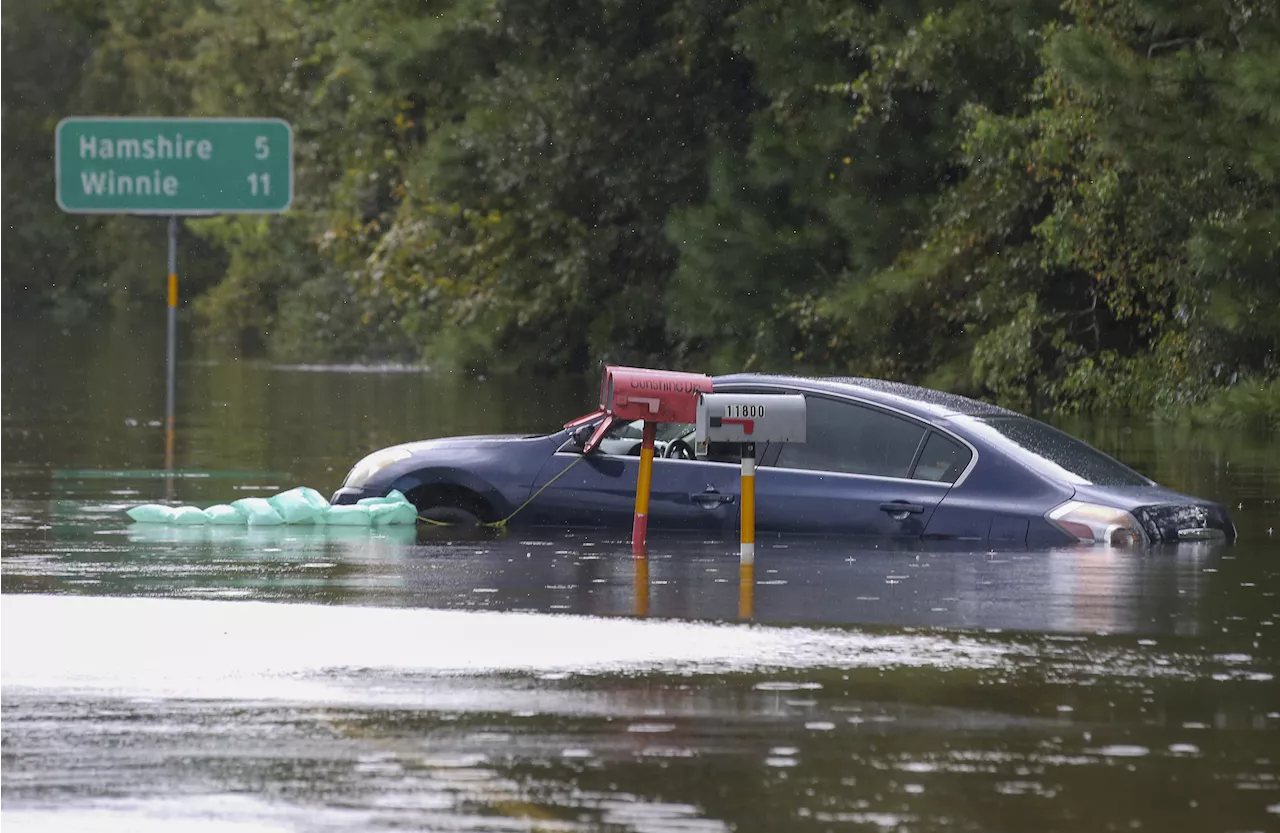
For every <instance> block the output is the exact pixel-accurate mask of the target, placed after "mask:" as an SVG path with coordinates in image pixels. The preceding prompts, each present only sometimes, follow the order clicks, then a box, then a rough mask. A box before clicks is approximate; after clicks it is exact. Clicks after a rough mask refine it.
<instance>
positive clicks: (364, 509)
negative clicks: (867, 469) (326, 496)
mask: <svg viewBox="0 0 1280 833" xmlns="http://www.w3.org/2000/svg"><path fill="white" fill-rule="evenodd" d="M372 522H373V518H372V517H371V516H370V515H369V507H368V506H359V505H356V506H330V507H329V511H328V512H327V513H325V523H327V524H329V526H369V525H370V524H371V523H372Z"/></svg>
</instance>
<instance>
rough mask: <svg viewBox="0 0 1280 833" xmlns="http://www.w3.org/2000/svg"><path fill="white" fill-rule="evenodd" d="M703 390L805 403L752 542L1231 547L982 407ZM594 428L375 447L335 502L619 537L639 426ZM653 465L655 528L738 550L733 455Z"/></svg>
mask: <svg viewBox="0 0 1280 833" xmlns="http://www.w3.org/2000/svg"><path fill="white" fill-rule="evenodd" d="M715 390H716V391H717V392H739V393H799V394H803V395H804V396H805V398H806V400H807V408H808V441H807V442H806V443H803V444H785V445H784V444H776V443H774V444H768V445H764V446H763V447H760V448H758V449H757V455H758V459H759V464H758V468H757V472H756V529H757V531H758V532H760V533H766V534H767V533H781V534H795V533H819V534H835V535H857V536H878V537H884V538H914V539H926V540H948V539H949V540H962V541H985V542H991V543H1000V544H1027V545H1031V546H1054V545H1061V544H1070V543H1080V542H1088V543H1104V544H1111V545H1113V546H1129V545H1141V544H1147V543H1154V542H1159V541H1203V540H1228V541H1230V540H1233V539H1234V538H1235V527H1234V525H1233V524H1232V522H1231V519H1230V517H1229V516H1228V514H1227V512H1226V510H1225V509H1223V507H1221V506H1219V505H1218V504H1216V503H1213V502H1211V501H1207V500H1201V499H1198V498H1194V497H1189V496H1187V495H1183V494H1179V493H1178V492H1175V491H1172V490H1170V489H1167V488H1165V487H1163V486H1160V485H1158V484H1156V483H1155V482H1153V481H1151V480H1149V479H1148V478H1146V477H1144V476H1142V475H1141V474H1139V473H1137V472H1136V471H1134V470H1133V469H1131V468H1129V467H1128V466H1125V465H1124V464H1123V463H1120V462H1118V461H1117V460H1115V459H1113V458H1111V457H1108V456H1107V455H1106V454H1103V453H1102V452H1100V451H1098V450H1097V449H1095V448H1093V447H1092V446H1090V445H1088V444H1086V443H1084V442H1081V441H1080V440H1078V439H1076V438H1074V437H1072V436H1070V435H1068V434H1065V433H1063V432H1061V431H1058V430H1057V429H1055V428H1052V427H1050V426H1048V425H1045V424H1044V423H1042V422H1038V421H1036V420H1034V419H1031V418H1029V417H1025V416H1022V415H1021V414H1018V413H1015V412H1013V411H1009V410H1006V409H1004V408H999V407H996V406H994V405H989V404H986V403H984V402H979V401H976V400H973V399H967V398H965V397H962V396H956V395H954V394H948V393H942V392H939V391H933V390H928V389H925V388H919V387H913V386H910V385H904V384H899V383H896V382H883V381H876V380H871V379H845V378H840V379H834V378H827V379H807V378H797V377H789V376H764V375H753V374H738V375H732V376H722V377H719V378H717V379H715ZM592 428H593V424H592V423H587V424H585V425H582V424H579V425H575V426H574V427H573V428H566V429H565V430H562V431H559V432H557V433H554V434H550V435H544V436H479V437H457V438H450V439H439V440H425V441H422V442H413V443H406V444H404V445H398V446H393V447H391V448H386V449H382V450H381V451H377V452H374V453H373V454H371V455H369V456H368V457H366V458H364V459H363V460H361V461H360V462H359V463H357V464H356V465H355V467H354V468H353V469H352V470H351V472H350V474H348V475H347V479H346V482H345V483H344V484H343V487H342V488H341V489H339V490H338V491H337V493H335V494H334V496H333V502H334V503H335V504H343V503H354V502H355V501H357V500H359V499H360V498H364V497H373V496H382V495H385V494H387V493H388V492H389V491H391V490H392V489H396V490H399V491H401V492H403V493H404V494H405V495H406V496H407V497H408V498H409V499H410V500H411V501H412V502H413V503H414V504H415V505H416V506H417V507H418V509H419V512H420V515H421V516H422V517H423V518H425V519H430V520H434V521H440V522H447V523H458V524H472V525H474V524H478V523H492V522H495V521H499V520H502V519H504V518H507V517H508V516H510V515H511V513H512V512H515V511H516V510H517V508H519V507H521V506H522V505H523V504H525V502H526V501H527V500H529V498H530V496H532V495H534V494H535V493H537V496H536V497H535V498H534V499H533V500H532V501H529V503H528V505H526V506H523V508H520V509H519V511H518V512H516V514H515V515H514V516H513V517H511V520H510V524H511V525H512V526H556V527H607V528H612V529H617V530H618V531H624V530H628V529H630V527H631V517H632V512H633V510H634V507H635V488H636V476H637V469H638V465H639V457H638V455H639V448H640V439H641V435H640V428H639V424H637V423H621V424H618V425H615V426H614V427H613V428H612V429H611V430H610V431H609V433H608V434H607V435H606V437H605V439H604V442H603V443H602V444H601V446H600V448H599V449H597V450H595V451H592V452H591V453H589V454H585V455H584V454H583V453H582V445H583V443H584V442H585V440H586V438H587V437H588V436H589V435H590V433H591V429H592ZM656 453H657V457H658V459H656V460H655V462H654V471H653V486H652V492H651V497H650V510H649V512H650V515H649V517H650V520H649V525H650V528H651V529H672V530H686V531H697V532H701V533H704V534H710V535H722V536H725V537H726V538H728V537H732V536H734V535H736V530H737V525H738V505H737V499H738V492H739V483H740V465H739V463H740V460H739V458H738V456H737V453H738V452H737V449H736V447H733V446H725V447H717V446H715V445H712V446H710V447H708V448H707V449H705V451H703V453H701V454H696V453H695V444H694V442H693V426H692V425H685V424H674V423H673V424H663V425H660V426H659V434H658V441H657V452H656ZM571 465H572V468H568V467H570V466H571ZM566 469H568V470H567V471H566ZM557 475H559V477H557ZM553 478H555V480H554V482H553V483H551V484H550V486H548V487H547V488H545V489H543V488H542V487H543V486H546V484H547V483H548V481H551V480H552V479H553ZM539 489H542V491H541V492H539Z"/></svg>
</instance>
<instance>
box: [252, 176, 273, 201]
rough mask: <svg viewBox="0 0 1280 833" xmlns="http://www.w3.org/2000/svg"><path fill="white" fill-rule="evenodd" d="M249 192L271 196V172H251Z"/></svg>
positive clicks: (254, 194) (255, 194)
mask: <svg viewBox="0 0 1280 833" xmlns="http://www.w3.org/2000/svg"><path fill="white" fill-rule="evenodd" d="M249 192H250V193H251V194H253V196H255V197H256V196H258V195H259V194H262V195H263V196H267V197H269V196H271V174H249Z"/></svg>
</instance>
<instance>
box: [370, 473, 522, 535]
mask: <svg viewBox="0 0 1280 833" xmlns="http://www.w3.org/2000/svg"><path fill="white" fill-rule="evenodd" d="M392 488H394V489H397V490H399V491H400V492H402V493H403V494H404V496H405V497H406V498H408V499H409V502H410V503H412V504H413V505H414V506H416V507H417V508H418V511H420V512H421V511H423V510H426V509H430V508H432V507H436V506H454V507H457V508H460V509H466V510H467V511H469V512H472V513H473V514H475V515H476V516H477V517H479V518H480V519H481V520H482V521H484V522H486V523H489V522H493V521H497V520H501V518H502V517H503V513H504V509H505V507H506V502H505V501H504V500H503V499H502V497H501V495H500V494H499V493H498V490H497V489H495V488H493V487H492V486H491V485H489V484H488V483H485V482H484V481H482V480H480V479H479V478H476V477H475V476H473V475H470V474H469V473H467V472H457V471H430V470H427V471H418V472H414V473H412V474H410V475H406V476H404V477H401V478H400V479H398V480H397V481H396V482H395V483H394V484H393V485H392Z"/></svg>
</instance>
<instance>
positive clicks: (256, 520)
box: [231, 497, 284, 526]
mask: <svg viewBox="0 0 1280 833" xmlns="http://www.w3.org/2000/svg"><path fill="white" fill-rule="evenodd" d="M231 505H232V506H234V507H235V508H236V509H238V510H240V511H241V512H243V513H244V515H245V519H246V522H247V523H248V524H249V526H279V525H280V524H282V523H284V518H282V517H280V513H279V512H277V511H276V508H275V507H274V506H272V505H271V503H270V502H269V501H268V500H267V499H266V498H261V497H243V498H240V499H239V500H234V501H232V502H231Z"/></svg>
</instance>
